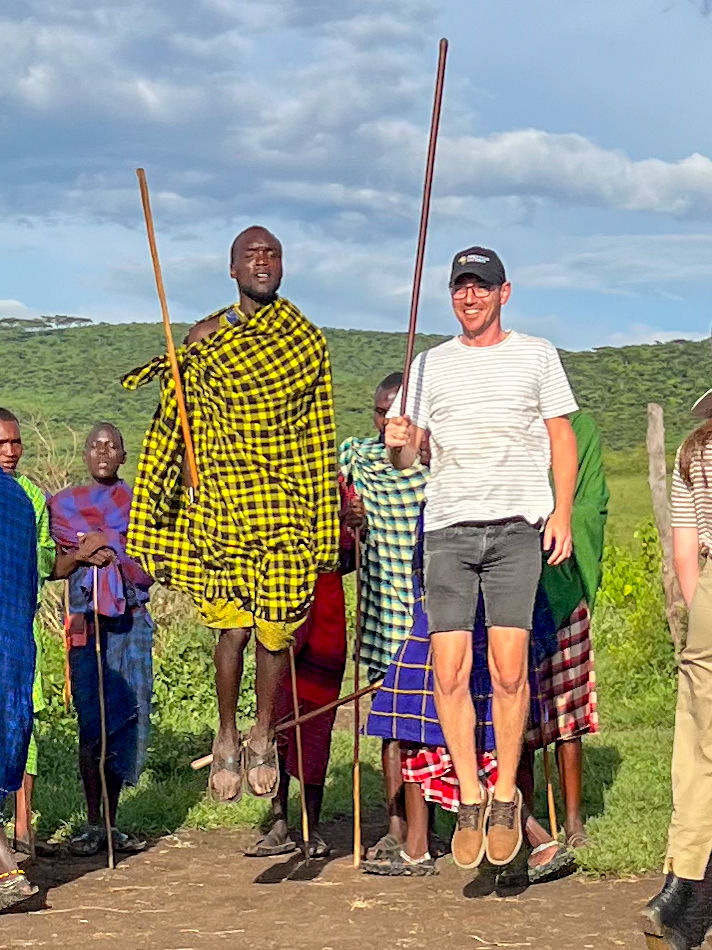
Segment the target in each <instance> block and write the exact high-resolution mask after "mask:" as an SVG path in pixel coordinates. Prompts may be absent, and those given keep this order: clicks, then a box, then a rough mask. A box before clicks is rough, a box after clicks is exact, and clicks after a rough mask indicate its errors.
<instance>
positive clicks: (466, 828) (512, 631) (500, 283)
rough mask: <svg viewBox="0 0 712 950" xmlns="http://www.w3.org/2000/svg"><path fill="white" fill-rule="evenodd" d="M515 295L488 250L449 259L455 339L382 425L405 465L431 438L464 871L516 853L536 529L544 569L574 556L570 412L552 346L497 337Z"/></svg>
mask: <svg viewBox="0 0 712 950" xmlns="http://www.w3.org/2000/svg"><path fill="white" fill-rule="evenodd" d="M510 294H511V285H510V283H509V282H508V281H507V278H506V275H505V271H504V266H503V265H502V262H501V260H500V259H499V257H498V256H497V254H496V253H495V252H494V251H491V250H489V249H487V248H483V247H471V248H468V249H467V250H464V251H461V252H460V253H459V254H456V255H455V259H454V261H453V264H452V270H451V274H450V296H451V302H452V308H453V311H454V313H455V316H456V318H457V320H458V322H459V324H460V333H459V335H458V336H456V337H453V339H452V340H449V341H448V342H446V343H442V344H440V345H439V346H436V347H434V348H433V349H431V350H428V351H426V352H425V353H422V354H420V355H419V356H417V357H416V359H415V361H414V363H413V367H412V371H411V380H412V383H411V388H410V390H409V392H408V400H407V406H406V415H405V416H400V415H399V410H398V409H396V408H394V409H392V410H391V412H390V413H389V415H391V416H392V418H389V420H388V423H387V426H386V445H387V446H388V448H389V453H390V458H391V461H392V463H393V465H394V466H395V467H396V468H399V469H404V468H406V467H407V466H409V465H412V464H413V461H414V460H415V458H416V455H417V452H418V450H419V447H420V444H421V442H422V440H423V436H424V434H425V431H426V430H429V431H430V450H431V472H430V482H429V484H428V487H427V489H426V502H427V503H426V506H425V593H426V604H427V613H428V630H429V634H430V641H431V645H432V658H433V669H434V674H435V688H434V693H435V701H436V706H437V711H438V716H439V719H440V724H441V726H442V729H443V733H444V735H445V739H446V742H447V746H448V749H449V751H450V754H451V756H452V760H453V763H454V765H455V771H456V772H457V775H458V777H459V780H460V789H461V804H460V810H459V812H458V820H457V826H456V829H455V834H454V837H453V845H452V853H453V858H454V860H455V862H456V863H457V864H458V865H460V866H461V867H465V868H473V867H476V866H477V865H478V864H479V863H480V861H481V860H482V858H483V856H484V854H485V852H486V853H487V857H488V859H489V860H490V862H491V863H492V864H494V865H505V864H508V863H509V862H510V861H511V860H512V859H513V858H514V857H515V856H516V854H517V852H518V851H519V848H520V847H521V843H522V817H521V810H522V796H521V793H520V791H519V789H518V788H517V787H516V773H517V767H518V764H519V757H520V752H521V745H522V735H523V731H524V725H525V721H526V717H527V710H528V706H529V685H528V675H527V674H528V669H527V664H528V645H529V636H530V632H531V628H532V615H533V610H534V598H535V594H536V589H537V584H538V581H539V574H540V572H541V544H542V542H541V536H540V535H541V532H542V530H543V534H544V537H543V544H544V549H545V550H546V551H549V550H550V551H551V554H550V557H549V563H550V564H559V563H561V562H562V561H564V560H565V559H566V558H568V557H570V555H571V553H572V542H571V509H572V504H573V496H574V488H575V485H576V472H577V453H576V437H575V436H574V433H573V429H572V427H571V423H570V422H569V419H568V414H569V413H571V412H573V411H574V410H576V409H577V405H576V402H575V400H574V397H573V394H572V392H571V389H570V387H569V383H568V380H567V379H566V375H565V373H564V370H563V368H562V366H561V362H560V360H559V356H558V354H557V352H556V349H555V348H554V346H553V345H552V344H551V343H549V342H548V341H546V340H540V339H537V338H535V337H530V336H526V335H525V334H523V333H518V332H516V331H513V330H508V331H507V330H504V329H503V327H502V307H503V306H504V305H505V304H506V303H507V301H508V300H509V297H510ZM399 402H400V400H399V398H398V397H397V398H396V402H395V404H394V406H398V405H399ZM550 465H551V467H552V469H553V477H554V485H555V489H556V506H555V507H554V504H553V498H552V493H551V487H550V484H549V467H550ZM480 590H481V591H482V596H483V599H484V606H485V620H486V625H487V628H488V648H487V649H488V665H489V670H490V675H491V679H492V696H493V698H492V718H493V722H494V731H495V740H496V747H497V753H498V759H499V761H498V765H499V773H498V778H497V783H496V785H495V788H494V794H493V797H492V800H491V801H490V800H489V799H488V796H487V794H486V793H485V791H484V789H483V788H482V786H481V784H480V781H479V778H478V774H477V761H476V755H475V742H474V734H475V731H474V726H475V714H474V708H473V705H472V699H471V696H470V690H469V683H470V672H471V669H472V635H471V630H472V627H473V624H474V621H475V614H476V610H477V601H478V596H479V592H480Z"/></svg>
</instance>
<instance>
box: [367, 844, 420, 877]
mask: <svg viewBox="0 0 712 950" xmlns="http://www.w3.org/2000/svg"><path fill="white" fill-rule="evenodd" d="M361 867H362V868H363V873H364V874H380V875H381V876H383V877H430V876H431V875H432V874H437V873H438V870H437V868H436V867H435V860H434V858H433V857H432V856H431V854H430V852H429V851H426V853H425V854H424V855H423V857H422V858H418V859H417V860H414V859H413V858H411V857H410V856H409V855H407V854H406V852H405V851H403V849H401V850H400V851H399V852H398V854H395V855H393V856H392V857H390V858H388V859H386V860H383V861H364V862H363V863H362V865H361Z"/></svg>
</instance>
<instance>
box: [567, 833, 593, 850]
mask: <svg viewBox="0 0 712 950" xmlns="http://www.w3.org/2000/svg"><path fill="white" fill-rule="evenodd" d="M564 843H565V845H566V847H567V848H592V847H593V841H592V840H591V838H589V836H588V835H587V834H586V832H585V831H575V832H574V833H573V834H572V835H568V836H567V837H566V840H565V842H564Z"/></svg>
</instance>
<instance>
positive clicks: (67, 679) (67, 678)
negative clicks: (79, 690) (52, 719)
mask: <svg viewBox="0 0 712 950" xmlns="http://www.w3.org/2000/svg"><path fill="white" fill-rule="evenodd" d="M63 639H64V687H63V689H62V698H63V700H64V711H65V712H69V704H70V702H71V699H72V674H71V670H70V668H69V646H70V643H69V581H68V580H66V581H65V582H64V637H63Z"/></svg>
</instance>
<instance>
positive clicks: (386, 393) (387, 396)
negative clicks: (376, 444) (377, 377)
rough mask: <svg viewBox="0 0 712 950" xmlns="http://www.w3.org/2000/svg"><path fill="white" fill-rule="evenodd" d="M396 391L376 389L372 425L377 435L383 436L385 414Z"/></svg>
mask: <svg viewBox="0 0 712 950" xmlns="http://www.w3.org/2000/svg"><path fill="white" fill-rule="evenodd" d="M397 393H398V389H397V388H396V389H377V390H376V395H375V396H374V397H373V424H374V425H375V427H376V430H377V431H378V434H379V435H383V432H384V430H385V428H386V413H387V412H388V410H389V409H390V408H391V406H392V405H393V400H394V399H395V398H396V395H397Z"/></svg>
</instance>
